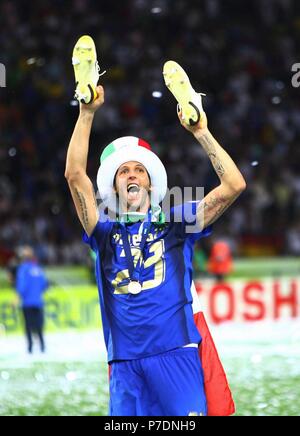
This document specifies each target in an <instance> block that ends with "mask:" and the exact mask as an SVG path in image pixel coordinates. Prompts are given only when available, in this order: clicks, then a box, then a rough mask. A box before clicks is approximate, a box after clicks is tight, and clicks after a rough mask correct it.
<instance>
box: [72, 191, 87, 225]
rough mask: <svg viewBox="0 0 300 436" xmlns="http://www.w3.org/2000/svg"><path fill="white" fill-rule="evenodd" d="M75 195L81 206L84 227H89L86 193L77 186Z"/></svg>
mask: <svg viewBox="0 0 300 436" xmlns="http://www.w3.org/2000/svg"><path fill="white" fill-rule="evenodd" d="M75 195H76V197H77V199H78V204H79V207H80V216H81V219H82V224H83V227H84V228H85V229H87V228H88V225H89V218H88V210H87V205H86V201H85V198H84V195H83V193H82V192H79V191H78V189H77V188H75Z"/></svg>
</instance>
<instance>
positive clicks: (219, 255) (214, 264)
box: [207, 240, 233, 282]
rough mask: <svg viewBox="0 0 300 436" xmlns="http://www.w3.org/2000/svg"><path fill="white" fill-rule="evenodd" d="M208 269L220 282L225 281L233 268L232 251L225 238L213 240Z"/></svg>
mask: <svg viewBox="0 0 300 436" xmlns="http://www.w3.org/2000/svg"><path fill="white" fill-rule="evenodd" d="M207 270H208V272H209V273H210V274H212V275H213V276H214V277H215V278H216V280H217V281H218V282H222V281H224V279H225V277H226V276H227V275H228V274H230V273H231V272H232V270H233V260H232V253H231V249H230V246H229V244H228V243H227V242H226V241H224V240H216V241H214V242H213V244H212V247H211V251H210V255H209V259H208V264H207Z"/></svg>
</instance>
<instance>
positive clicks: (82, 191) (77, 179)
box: [65, 86, 104, 235]
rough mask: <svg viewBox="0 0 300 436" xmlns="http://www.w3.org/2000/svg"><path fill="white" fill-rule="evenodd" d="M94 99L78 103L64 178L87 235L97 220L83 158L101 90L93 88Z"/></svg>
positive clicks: (92, 189)
mask: <svg viewBox="0 0 300 436" xmlns="http://www.w3.org/2000/svg"><path fill="white" fill-rule="evenodd" d="M97 94H98V97H97V99H96V100H95V101H94V102H93V103H92V104H88V105H86V104H80V113H79V117H78V120H77V122H76V125H75V128H74V131H73V135H72V138H71V141H70V144H69V148H68V153H67V162H66V171H65V177H66V179H67V181H68V184H69V188H70V191H71V194H72V198H73V201H74V204H75V208H76V211H77V215H78V217H79V219H80V222H81V224H82V226H83V228H84V230H85V231H86V232H87V234H88V235H91V234H92V232H93V230H94V228H95V226H96V224H97V221H98V211H97V204H96V198H95V192H94V188H93V185H92V182H91V180H90V179H89V177H88V176H87V173H86V167H87V157H88V150H89V138H90V133H91V128H92V123H93V119H94V115H95V112H96V111H97V109H98V108H99V107H100V106H101V105H102V104H103V103H104V90H103V88H102V86H98V87H97Z"/></svg>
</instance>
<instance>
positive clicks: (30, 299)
mask: <svg viewBox="0 0 300 436" xmlns="http://www.w3.org/2000/svg"><path fill="white" fill-rule="evenodd" d="M16 288H17V292H18V293H19V295H20V297H21V300H22V307H42V306H43V305H44V302H43V293H44V292H45V290H46V289H47V288H48V280H47V279H46V276H45V274H44V272H43V270H42V268H41V267H40V266H39V265H38V264H37V263H35V262H33V261H29V260H28V261H26V262H23V263H21V265H20V266H19V268H18V270H17V277H16Z"/></svg>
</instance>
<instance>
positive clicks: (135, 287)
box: [128, 281, 142, 295]
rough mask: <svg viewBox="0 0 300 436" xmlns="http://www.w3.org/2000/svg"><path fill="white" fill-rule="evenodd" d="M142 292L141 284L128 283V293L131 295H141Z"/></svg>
mask: <svg viewBox="0 0 300 436" xmlns="http://www.w3.org/2000/svg"><path fill="white" fill-rule="evenodd" d="M141 290H142V285H141V284H140V282H136V281H132V282H129V283H128V292H129V293H130V294H134V295H135V294H139V293H140V292H141Z"/></svg>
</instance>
